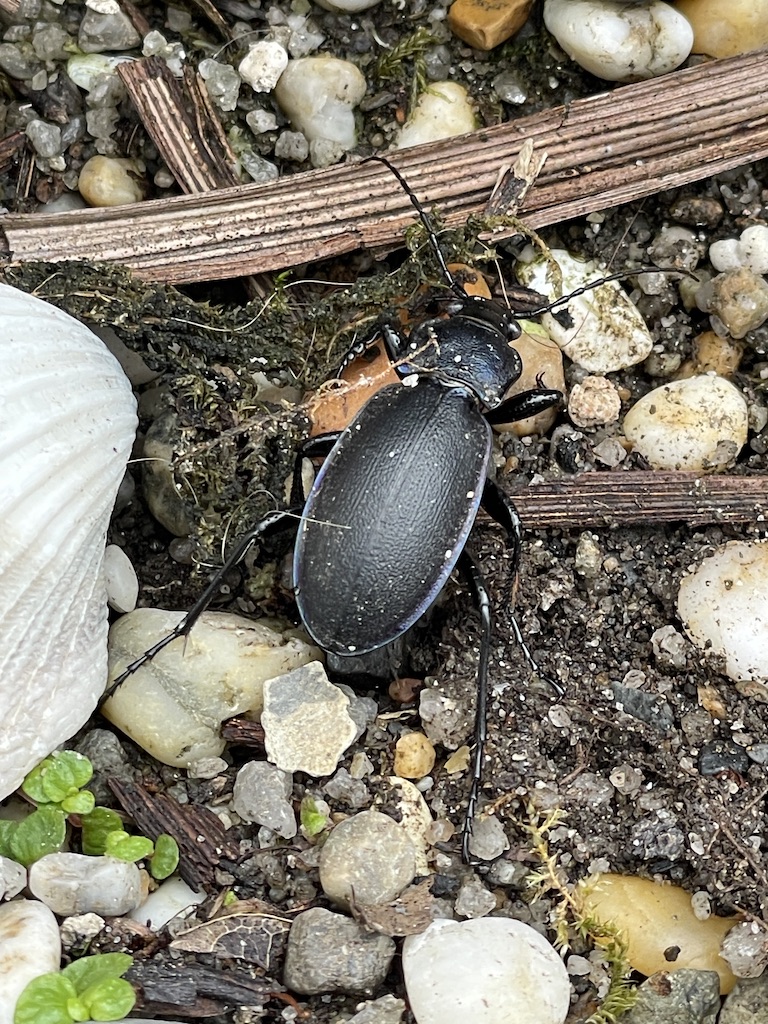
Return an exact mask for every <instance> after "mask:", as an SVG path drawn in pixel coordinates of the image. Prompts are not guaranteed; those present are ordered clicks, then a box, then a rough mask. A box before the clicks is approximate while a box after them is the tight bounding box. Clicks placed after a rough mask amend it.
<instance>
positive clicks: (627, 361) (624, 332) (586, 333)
mask: <svg viewBox="0 0 768 1024" xmlns="http://www.w3.org/2000/svg"><path fill="white" fill-rule="evenodd" d="M552 256H553V257H554V259H555V260H556V261H557V263H558V265H559V267H560V270H561V271H562V276H563V282H562V291H558V290H556V282H555V280H554V274H553V273H552V270H551V267H550V265H549V264H548V262H547V261H546V260H545V259H544V258H543V257H536V258H534V259H533V260H531V261H529V262H522V261H520V262H518V264H517V266H516V268H515V270H516V273H517V276H518V278H519V279H520V281H521V282H522V284H524V285H526V286H527V287H528V288H533V289H535V290H536V291H538V292H542V293H543V294H545V295H547V294H549V296H550V298H551V299H555V298H557V297H558V296H559V295H560V294H563V295H566V294H568V293H569V292H572V291H575V290H576V289H577V288H581V287H583V286H584V285H585V284H588V283H590V282H592V281H598V280H599V279H600V278H601V277H603V276H604V272H603V271H602V270H600V269H599V268H598V267H597V265H596V264H595V263H592V262H589V263H585V262H584V261H583V260H578V259H576V258H575V257H574V256H571V255H570V253H568V252H566V251H565V250H563V249H553V250H552ZM567 309H568V312H569V313H570V315H571V317H572V319H573V327H569V328H565V327H562V326H561V325H560V324H559V323H558V321H557V320H556V319H555V318H554V317H553V316H552V314H551V313H545V314H544V316H543V317H542V324H543V326H544V327H545V328H546V330H547V333H548V334H549V336H550V338H552V340H553V341H556V342H557V344H558V345H559V346H560V348H561V349H562V351H563V352H564V353H565V354H566V355H567V356H568V358H569V359H571V360H572V361H573V362H574V363H576V365H577V366H581V367H583V369H585V370H588V371H589V372H590V373H596V374H605V373H613V372H614V371H616V370H624V369H626V368H627V367H628V366H634V365H635V364H636V363H640V362H642V361H643V359H645V358H646V357H647V356H648V355H649V354H650V352H651V349H652V348H653V339H652V338H651V335H650V332H649V330H648V327H647V326H646V323H645V321H644V320H643V318H642V316H641V315H640V312H639V311H638V309H637V307H636V306H635V305H634V304H633V303H632V302H631V301H630V299H629V296H628V295H627V294H626V293H625V292H624V291H623V290H622V288H621V287H620V286H619V284H618V282H616V281H610V282H608V283H607V284H602V285H599V286H598V287H597V288H593V289H590V291H588V292H585V293H584V294H583V295H580V296H578V297H577V298H575V299H571V301H570V302H569V303H568V305H567Z"/></svg>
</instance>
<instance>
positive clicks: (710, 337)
mask: <svg viewBox="0 0 768 1024" xmlns="http://www.w3.org/2000/svg"><path fill="white" fill-rule="evenodd" d="M743 354H744V345H743V344H742V343H741V342H740V341H733V340H732V339H731V338H721V337H720V335H719V334H715V332H714V331H705V332H704V333H703V334H700V335H699V336H698V337H697V338H694V339H693V351H692V353H691V358H690V359H688V360H686V362H684V363H683V365H682V366H681V367H680V369H679V371H678V373H677V377H679V378H680V377H692V376H693V375H694V374H697V373H717V374H719V375H720V376H721V377H730V375H731V374H732V373H735V372H736V371H737V370H738V368H739V363H740V362H741V357H742V355H743Z"/></svg>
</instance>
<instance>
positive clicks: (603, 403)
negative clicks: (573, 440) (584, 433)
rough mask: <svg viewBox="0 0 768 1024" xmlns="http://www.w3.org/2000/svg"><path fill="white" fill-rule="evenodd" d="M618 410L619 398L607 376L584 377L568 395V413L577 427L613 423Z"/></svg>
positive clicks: (619, 407) (619, 406)
mask: <svg viewBox="0 0 768 1024" xmlns="http://www.w3.org/2000/svg"><path fill="white" fill-rule="evenodd" d="M620 412H621V398H620V397H619V393H618V391H617V390H616V388H615V386H614V385H613V384H612V383H611V381H609V380H608V378H607V377H585V378H584V380H583V381H582V382H581V384H576V385H575V386H574V387H573V389H572V391H571V393H570V395H569V397H568V415H569V416H570V418H571V420H572V422H573V423H574V424H575V425H576V426H577V427H584V428H590V427H600V426H603V424H605V423H615V422H616V420H617V419H618V418H619V413H620Z"/></svg>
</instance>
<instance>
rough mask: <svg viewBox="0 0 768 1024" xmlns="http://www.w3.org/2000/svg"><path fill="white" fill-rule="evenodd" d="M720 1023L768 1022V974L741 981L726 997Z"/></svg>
mask: <svg viewBox="0 0 768 1024" xmlns="http://www.w3.org/2000/svg"><path fill="white" fill-rule="evenodd" d="M718 1020H719V1024H768V974H764V975H763V976H762V977H761V978H749V979H748V980H746V981H740V982H738V984H737V985H736V987H735V988H734V990H733V992H731V993H730V994H729V995H727V996H726V997H725V1002H724V1004H723V1008H722V1010H721V1011H720V1017H719V1018H718Z"/></svg>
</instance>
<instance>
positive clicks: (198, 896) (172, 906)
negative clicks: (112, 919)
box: [128, 878, 206, 932]
mask: <svg viewBox="0 0 768 1024" xmlns="http://www.w3.org/2000/svg"><path fill="white" fill-rule="evenodd" d="M205 898H206V894H205V893H204V892H195V890H194V889H191V888H190V887H189V886H188V885H187V883H186V882H185V881H184V880H183V879H181V878H168V879H167V880H166V881H165V882H163V883H162V884H161V885H160V886H159V887H158V888H157V889H155V891H154V892H152V893H150V894H149V896H147V898H146V899H145V900H144V902H143V903H142V904H140V905H139V906H138V907H136V909H135V910H132V911H131V912H130V914H129V915H128V917H130V918H131V920H133V921H138V922H139V923H140V924H143V925H146V927H147V928H151V929H152V931H153V932H158V931H160V929H161V928H164V927H165V926H166V925H167V924H168V922H169V921H172V920H176V921H183V920H184V919H185V918H187V917H189V916H190V914H192V913H193V911H194V909H195V907H196V906H198V905H199V904H200V903H202V902H203V900H204V899H205Z"/></svg>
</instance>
